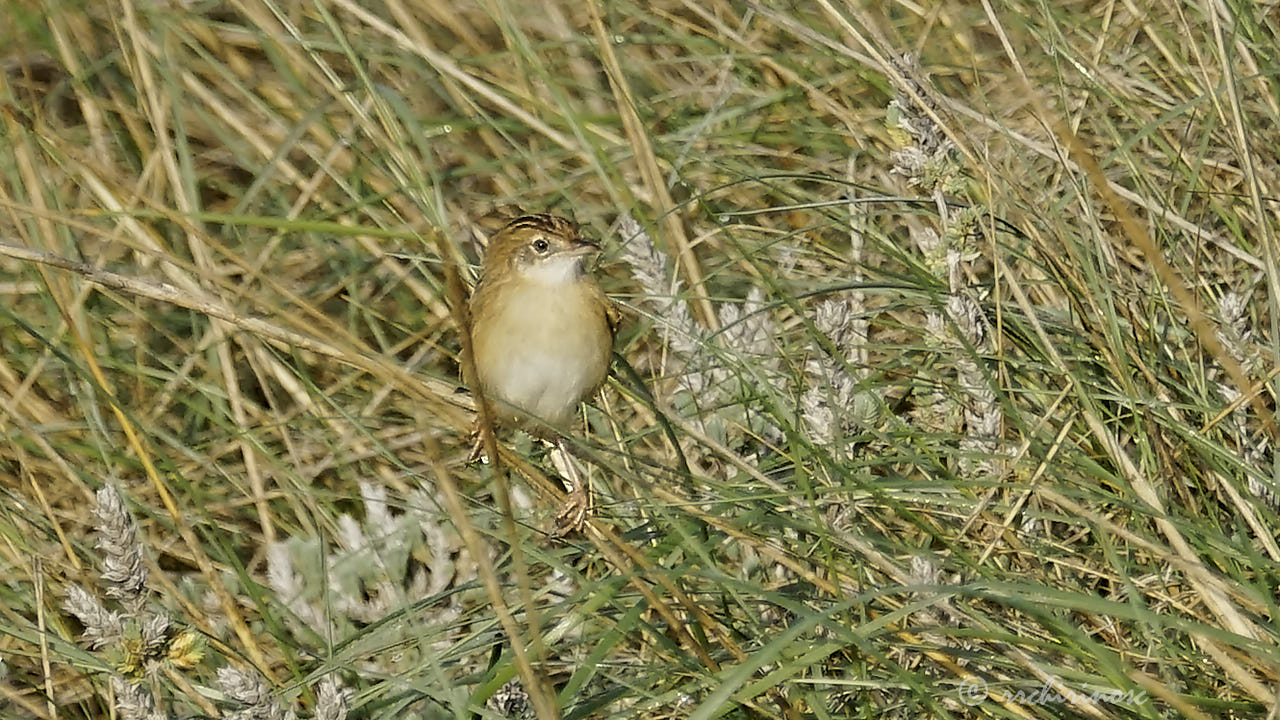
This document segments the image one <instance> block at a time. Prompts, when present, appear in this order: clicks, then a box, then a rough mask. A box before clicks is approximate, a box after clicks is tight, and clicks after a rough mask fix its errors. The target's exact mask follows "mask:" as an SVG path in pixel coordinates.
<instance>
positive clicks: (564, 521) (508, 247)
mask: <svg viewBox="0 0 1280 720" xmlns="http://www.w3.org/2000/svg"><path fill="white" fill-rule="evenodd" d="M599 251H600V248H599V247H598V246H597V245H596V244H595V243H592V242H590V241H588V240H585V239H583V238H582V236H581V235H580V234H579V232H578V225H577V224H576V223H574V222H571V221H569V220H566V219H564V218H562V217H558V216H556V215H545V214H537V215H521V216H520V217H517V218H515V219H513V220H511V221H510V222H508V223H507V224H506V226H505V227H503V228H502V229H501V230H499V231H498V232H497V233H496V234H495V235H494V236H493V238H492V239H491V240H490V241H489V247H488V249H487V251H486V252H485V258H484V268H483V271H482V274H481V278H480V283H479V285H477V286H476V289H475V292H473V293H472V295H471V304H470V309H471V347H472V353H473V355H474V359H475V369H476V375H477V377H476V378H473V380H472V382H473V383H474V385H475V386H476V387H478V389H479V390H480V392H482V393H484V395H485V397H486V398H488V399H489V400H490V401H492V402H493V403H494V408H495V410H496V412H497V415H498V419H499V420H500V421H501V422H502V423H504V424H508V425H515V426H519V427H523V428H525V429H527V430H529V431H530V432H532V433H534V434H535V435H540V436H542V437H548V438H553V442H555V443H556V445H557V449H558V450H559V451H560V452H561V453H562V454H563V455H564V458H563V459H564V462H565V465H566V466H567V467H568V468H569V469H568V472H567V473H566V474H568V475H573V476H576V475H577V472H576V469H575V468H574V467H573V463H572V460H571V459H570V458H569V457H568V452H567V450H566V448H565V445H564V440H563V437H561V436H560V434H559V433H560V432H562V431H564V430H566V429H568V428H569V426H570V425H571V424H572V422H573V419H574V417H575V415H576V414H577V409H578V405H579V403H581V402H582V401H583V400H585V399H587V398H588V397H590V396H591V395H592V394H593V393H595V391H596V389H597V388H599V387H600V385H601V384H602V383H603V382H604V379H605V377H606V376H607V375H608V373H609V359H610V356H611V354H612V349H613V323H612V322H611V320H612V305H611V303H610V301H609V299H608V298H607V297H606V296H605V294H604V291H602V290H601V289H600V286H599V285H598V284H596V281H595V278H594V277H593V276H592V275H591V274H590V273H589V272H588V271H587V267H586V261H587V259H588V258H589V257H591V256H592V255H595V254H596V253H598V252H599ZM548 430H550V432H548ZM566 480H567V481H568V482H569V485H570V488H569V505H568V507H566V508H565V509H564V510H563V511H562V512H561V513H560V514H559V515H558V516H557V523H558V526H559V527H561V528H564V529H565V531H567V530H571V529H574V528H576V527H578V526H580V525H581V524H582V522H583V520H584V519H585V517H586V513H587V510H588V507H589V503H588V498H587V491H586V488H585V486H584V485H583V483H582V481H581V479H580V478H578V477H570V478H566Z"/></svg>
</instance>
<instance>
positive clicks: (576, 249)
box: [565, 239, 600, 255]
mask: <svg viewBox="0 0 1280 720" xmlns="http://www.w3.org/2000/svg"><path fill="white" fill-rule="evenodd" d="M565 252H566V253H568V254H570V255H594V254H596V253H598V252H600V246H599V245H597V244H595V243H593V242H591V241H590V240H581V239H579V240H577V241H576V242H575V243H574V244H573V245H572V246H570V247H569V249H568V250H566V251H565Z"/></svg>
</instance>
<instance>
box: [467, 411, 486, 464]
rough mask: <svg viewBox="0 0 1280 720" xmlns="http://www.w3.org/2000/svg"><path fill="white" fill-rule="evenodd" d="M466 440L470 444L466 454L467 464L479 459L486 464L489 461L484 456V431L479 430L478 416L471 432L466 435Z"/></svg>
mask: <svg viewBox="0 0 1280 720" xmlns="http://www.w3.org/2000/svg"><path fill="white" fill-rule="evenodd" d="M467 440H468V441H470V443H471V451H470V452H468V453H467V464H468V465H470V464H471V463H474V462H475V461H477V460H481V459H483V460H484V461H485V463H486V464H487V463H488V462H489V459H488V458H486V457H485V456H484V431H483V430H481V429H480V417H479V416H478V415H477V416H476V421H475V423H473V424H472V425H471V431H470V432H468V433H467Z"/></svg>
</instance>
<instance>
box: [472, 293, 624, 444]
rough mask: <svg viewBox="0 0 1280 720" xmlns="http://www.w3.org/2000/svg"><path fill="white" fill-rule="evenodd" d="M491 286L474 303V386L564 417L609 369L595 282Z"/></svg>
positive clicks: (548, 416)
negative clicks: (477, 379)
mask: <svg viewBox="0 0 1280 720" xmlns="http://www.w3.org/2000/svg"><path fill="white" fill-rule="evenodd" d="M490 290H492V291H493V292H491V293H490V296H488V297H485V298H482V299H481V300H480V302H477V303H476V306H475V307H474V308H473V312H474V314H475V316H474V317H473V318H472V335H473V341H474V342H473V346H474V348H475V358H476V372H477V374H478V375H479V380H480V385H481V386H482V387H483V388H484V389H485V391H486V392H487V393H488V395H489V396H490V398H491V399H494V400H497V401H499V404H502V403H506V404H508V405H510V406H514V407H515V408H518V409H519V410H522V411H523V412H525V413H528V414H531V415H534V416H536V417H538V418H540V419H541V420H543V421H545V422H548V423H550V424H552V425H566V424H568V423H569V422H570V421H572V419H573V415H574V411H575V410H576V409H577V407H578V403H580V402H582V400H584V399H585V398H586V396H587V395H589V394H590V393H592V392H594V391H595V389H596V388H597V387H598V386H599V385H600V383H602V382H603V381H604V378H605V375H606V374H607V373H608V368H609V354H610V352H611V349H612V333H611V331H610V329H609V324H608V321H607V319H606V316H605V308H604V305H603V296H602V295H601V293H600V291H599V289H598V288H596V287H595V286H594V284H593V283H591V281H589V280H588V281H582V282H572V283H565V284H561V285H543V284H540V283H532V282H512V283H507V284H505V285H502V286H498V287H495V288H491V289H490ZM499 409H500V410H501V408H499Z"/></svg>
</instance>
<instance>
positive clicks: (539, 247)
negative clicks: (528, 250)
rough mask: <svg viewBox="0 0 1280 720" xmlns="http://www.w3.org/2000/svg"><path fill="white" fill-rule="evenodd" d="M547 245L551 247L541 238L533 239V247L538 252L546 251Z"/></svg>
mask: <svg viewBox="0 0 1280 720" xmlns="http://www.w3.org/2000/svg"><path fill="white" fill-rule="evenodd" d="M549 247H551V245H549V244H548V243H547V241H546V240H545V239H543V238H538V239H537V240H534V241H533V249H534V250H535V251H537V252H539V253H544V252H546V251H547V248H549Z"/></svg>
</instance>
